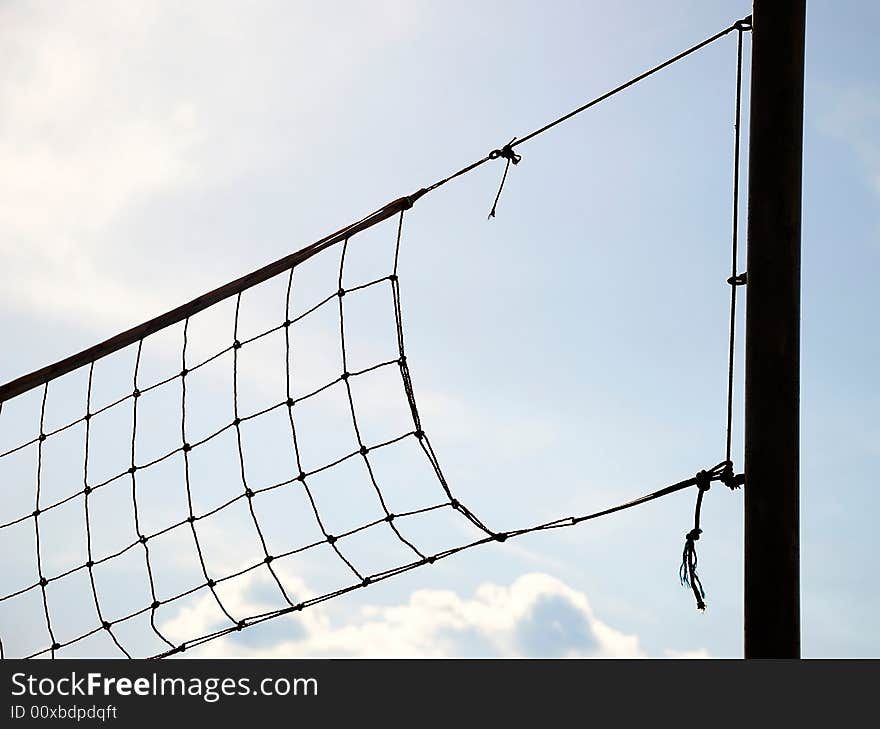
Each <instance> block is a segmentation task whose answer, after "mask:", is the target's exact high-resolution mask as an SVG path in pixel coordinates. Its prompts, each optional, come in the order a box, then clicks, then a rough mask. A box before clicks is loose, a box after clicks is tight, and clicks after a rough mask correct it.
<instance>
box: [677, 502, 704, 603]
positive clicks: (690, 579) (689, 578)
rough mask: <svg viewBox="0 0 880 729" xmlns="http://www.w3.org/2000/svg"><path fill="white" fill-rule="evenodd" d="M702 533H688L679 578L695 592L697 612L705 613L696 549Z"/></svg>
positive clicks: (697, 531)
mask: <svg viewBox="0 0 880 729" xmlns="http://www.w3.org/2000/svg"><path fill="white" fill-rule="evenodd" d="M701 493H702V492H701ZM701 531H702V530H700V529H691V531H689V532H688V533H687V536H686V537H685V540H684V551H683V552H682V555H681V567H680V568H679V571H678V577H679V579H680V580H681V584H682V585H684V586H685V587H690V588H691V590H693V592H694V597H695V598H696V600H697V610H700V611H703V610H705V609H706V602H705V597H706V591H705V590H704V589H703V583H702V582H701V581H700V576H699V575H698V574H697V547H696V541H697V540H698V539H699V538H700V533H701Z"/></svg>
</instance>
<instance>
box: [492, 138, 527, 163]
mask: <svg viewBox="0 0 880 729" xmlns="http://www.w3.org/2000/svg"><path fill="white" fill-rule="evenodd" d="M515 141H516V137H514V138H513V139H511V140H510V141H509V142H508V143H507V144H505V145H504V146H503V147H502V148H501V149H493V150H492V151H491V152H489V159H499V158H501V159H506V160H508V161H510V162H511V163H512V164H515V165H518V164H519V163H520V161H521V160H522V155H521V154H517V153H516V152H514V151H513V143H514V142H515Z"/></svg>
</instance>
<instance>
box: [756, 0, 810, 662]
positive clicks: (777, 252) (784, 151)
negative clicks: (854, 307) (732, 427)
mask: <svg viewBox="0 0 880 729" xmlns="http://www.w3.org/2000/svg"><path fill="white" fill-rule="evenodd" d="M752 16H753V21H752V22H753V31H752V81H751V120H750V127H749V129H750V132H749V210H748V226H749V227H748V267H747V270H748V287H747V289H748V294H747V297H748V298H747V308H746V389H745V407H746V419H745V474H746V484H745V656H746V658H797V657H799V656H800V575H799V571H800V544H799V519H798V510H799V495H798V491H799V474H798V458H799V428H798V420H799V398H800V376H799V375H800V373H799V369H800V268H801V265H800V264H801V167H802V152H803V106H804V27H805V16H806V0H754V7H753V13H752Z"/></svg>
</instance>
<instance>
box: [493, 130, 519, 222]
mask: <svg viewBox="0 0 880 729" xmlns="http://www.w3.org/2000/svg"><path fill="white" fill-rule="evenodd" d="M515 141H516V137H514V138H513V139H511V140H510V141H509V142H508V143H507V144H505V145H504V146H503V147H502V148H501V149H493V150H492V151H491V152H489V159H498V158H499V157H503V158H504V159H506V160H507V164H506V165H504V174H503V175H502V176H501V184H500V185H499V186H498V193H497V194H496V195H495V202H493V203H492V209H491V210H490V211H489V217H490V218H494V217H495V208H496V207H498V200H499V199H500V198H501V191H502V190H503V189H504V182H505V180H507V172H508V170H509V169H510V165H511V164H515V165H518V164H519V163H520V160H522V155H521V154H517V153H516V152H514V151H513V146H512V145H513V143H514V142H515Z"/></svg>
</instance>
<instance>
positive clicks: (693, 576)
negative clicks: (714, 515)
mask: <svg viewBox="0 0 880 729" xmlns="http://www.w3.org/2000/svg"><path fill="white" fill-rule="evenodd" d="M727 464H728V462H727V461H725V462H724V463H722V464H719V465H718V466H716V467H715V468H713V469H712V470H711V471H700V472H699V473H698V474H697V476H696V482H697V488H698V489H699V491H698V493H697V505H696V507H695V508H694V528H693V529H691V530H690V531H689V532H688V533H687V535H686V536H685V538H684V550H683V551H682V553H681V567H679V569H678V579H679V581H680V582H681V584H682V585H683V586H685V587H690V588H691V590H692V591H693V593H694V598H695V599H696V601H697V610H700V611H703V610H705V609H706V600H705V598H706V591H705V590H704V589H703V583H702V581H701V580H700V576H699V575H698V574H697V540H698V539H699V538H700V534H702V533H703V530H702V529H700V509H701V508H702V507H703V494H704V493H706V492H707V491H708V490H709V487H710V486H712V481H713V480H715V479H718V478H720V477H721V474H722V473H725V472H726V471H725V470H724V469H725V468H726V467H727Z"/></svg>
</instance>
